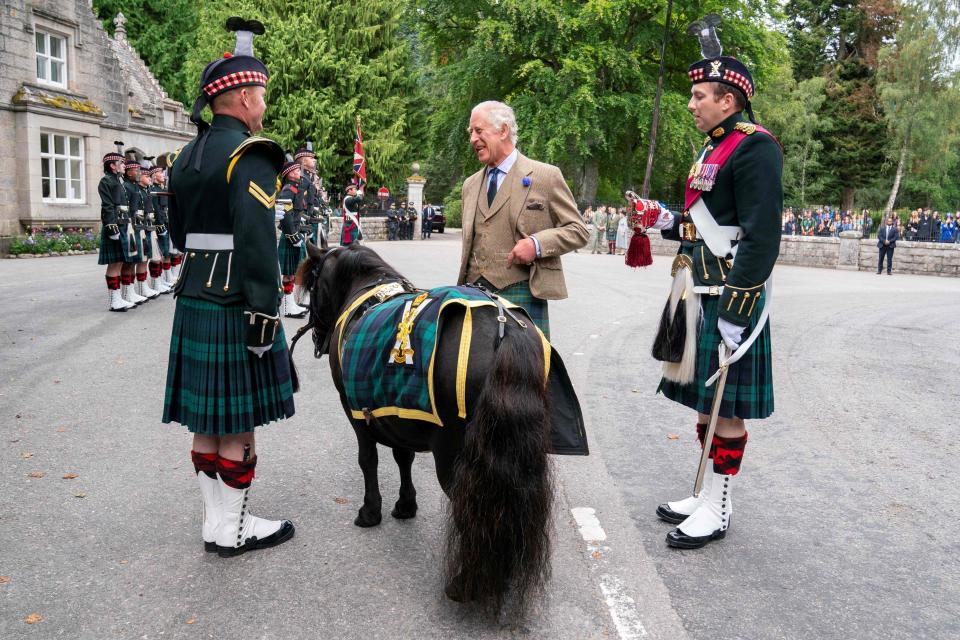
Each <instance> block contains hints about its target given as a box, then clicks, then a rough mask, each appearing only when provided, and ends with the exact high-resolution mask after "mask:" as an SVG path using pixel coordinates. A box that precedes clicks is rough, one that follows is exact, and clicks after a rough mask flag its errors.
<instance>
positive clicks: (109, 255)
mask: <svg viewBox="0 0 960 640" xmlns="http://www.w3.org/2000/svg"><path fill="white" fill-rule="evenodd" d="M122 145H123V143H122V142H121V143H119V144H118V146H120V147H122ZM122 164H123V152H122V149H118V150H117V151H116V152H114V151H111V152H110V153H108V154H106V155H105V156H103V177H102V178H100V184H99V185H98V186H97V193H99V194H100V224H101V229H100V257H99V259H98V261H97V263H98V264H102V265H106V267H107V273H106V279H107V291H108V292H109V295H110V297H109V299H108V302H107V309H109V310H110V311H126V310H127V309H133V308H134V307H135V306H136V305H135V304H133V303H132V302H127V301H126V300H124V299H123V297H122V295H121V294H120V271H121V269H122V268H123V262H124V253H123V241H124V240H125V239H126V235H125V234H124V233H121V231H125V230H121V228H120V225H121V224H122V218H123V215H122V214H123V212H122V211H121V207H125V208H127V194H126V191H125V190H124V188H123V181H122V180H121V178H120V167H121V165H122Z"/></svg>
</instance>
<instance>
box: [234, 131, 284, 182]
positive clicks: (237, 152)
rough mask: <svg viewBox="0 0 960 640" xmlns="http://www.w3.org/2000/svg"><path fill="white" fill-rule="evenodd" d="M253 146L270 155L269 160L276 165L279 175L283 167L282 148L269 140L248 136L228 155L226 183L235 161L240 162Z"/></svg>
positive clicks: (235, 163)
mask: <svg viewBox="0 0 960 640" xmlns="http://www.w3.org/2000/svg"><path fill="white" fill-rule="evenodd" d="M255 146H262V147H263V148H264V149H265V150H266V151H267V153H269V154H270V157H271V160H273V163H274V165H276V168H277V173H280V169H281V168H282V167H283V147H281V146H280V145H279V144H277V143H276V142H274V141H273V140H271V139H270V138H261V137H257V136H250V137H249V138H247V139H246V140H244V141H243V142H241V143H240V144H239V145H238V146H237V148H236V149H234V150H233V153H231V154H230V164H229V165H228V166H227V182H228V183H229V182H230V176H231V175H232V174H233V168H234V167H235V166H236V165H237V161H238V160H240V158H241V157H242V156H243V154H244V153H246V152H247V151H248V150H249V149H251V148H253V147H255Z"/></svg>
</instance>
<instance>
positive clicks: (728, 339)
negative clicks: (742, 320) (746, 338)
mask: <svg viewBox="0 0 960 640" xmlns="http://www.w3.org/2000/svg"><path fill="white" fill-rule="evenodd" d="M717 329H719V330H720V337H721V338H723V343H724V344H725V345H727V349H730V351H735V350H736V348H737V347H739V346H740V343H741V342H743V330H744V329H746V327H741V326H740V325H738V324H733V323H732V322H728V321H727V320H724V319H723V318H718V319H717Z"/></svg>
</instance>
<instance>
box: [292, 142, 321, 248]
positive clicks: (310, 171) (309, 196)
mask: <svg viewBox="0 0 960 640" xmlns="http://www.w3.org/2000/svg"><path fill="white" fill-rule="evenodd" d="M293 161H294V162H296V163H298V164H299V165H300V183H299V184H298V185H297V187H298V188H299V190H300V193H301V194H302V196H303V206H304V211H303V214H304V215H305V216H306V217H307V219H308V223H307V224H309V225H310V237H309V238H307V239H308V240H310V241H311V242H313V243H314V244H315V245H317V246H318V247H319V246H320V217H321V215H322V212H321V210H320V208H321V205H322V202H321V199H320V178H319V177H318V176H317V155H316V154H315V153H314V152H313V142H312V141H310V140H307V144H306V145H305V146H303V147H301V148H300V150H299V151H297V154H296V155H295V156H293ZM304 252H306V244H304Z"/></svg>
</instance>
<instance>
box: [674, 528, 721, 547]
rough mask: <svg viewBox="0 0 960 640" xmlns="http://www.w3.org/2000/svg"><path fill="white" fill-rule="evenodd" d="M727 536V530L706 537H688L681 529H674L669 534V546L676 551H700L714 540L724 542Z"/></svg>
mask: <svg viewBox="0 0 960 640" xmlns="http://www.w3.org/2000/svg"><path fill="white" fill-rule="evenodd" d="M726 536H727V530H726V529H717V530H716V531H714V532H713V533H711V534H709V535H705V536H688V535H687V534H685V533H684V532H683V531H680V529H674V530H673V531H671V532H670V533H668V534H667V546H668V547H673V548H674V549H699V548H700V547H703V546H706V544H707V543H708V542H711V541H713V540H722V539H723V538H725V537H726Z"/></svg>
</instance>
